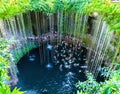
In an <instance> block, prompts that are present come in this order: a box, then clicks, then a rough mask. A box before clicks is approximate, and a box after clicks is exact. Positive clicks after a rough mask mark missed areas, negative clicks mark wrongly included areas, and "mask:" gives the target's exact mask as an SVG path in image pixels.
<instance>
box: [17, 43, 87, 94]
mask: <svg viewBox="0 0 120 94" xmlns="http://www.w3.org/2000/svg"><path fill="white" fill-rule="evenodd" d="M86 53H87V52H86V49H85V48H84V47H80V46H79V45H78V46H77V45H76V44H75V45H74V44H71V43H68V42H64V41H62V42H60V43H56V42H52V43H50V42H44V43H42V44H41V45H40V46H39V47H38V48H35V49H33V50H31V51H30V52H29V53H27V54H26V55H25V56H23V57H22V58H21V59H20V61H19V62H18V64H17V67H18V70H19V74H18V79H19V81H18V84H17V87H19V88H21V90H23V91H26V93H25V94H74V93H75V92H76V90H77V88H76V87H75V84H76V83H77V82H78V81H79V80H80V81H85V80H86V76H85V67H84V65H85V55H86Z"/></svg>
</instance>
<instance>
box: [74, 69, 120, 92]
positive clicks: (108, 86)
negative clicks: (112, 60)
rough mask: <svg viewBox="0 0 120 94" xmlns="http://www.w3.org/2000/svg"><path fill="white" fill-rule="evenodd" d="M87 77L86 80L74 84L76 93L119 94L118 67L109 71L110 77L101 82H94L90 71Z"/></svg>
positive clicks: (119, 71) (119, 75) (119, 78)
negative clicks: (77, 89) (76, 88)
mask: <svg viewBox="0 0 120 94" xmlns="http://www.w3.org/2000/svg"><path fill="white" fill-rule="evenodd" d="M87 77H88V80H87V81H85V82H78V83H77V84H76V87H78V88H79V91H77V94H120V69H119V70H114V71H111V76H110V79H109V80H106V81H105V82H101V83H98V82H96V81H95V79H94V78H93V75H92V74H90V73H88V74H87Z"/></svg>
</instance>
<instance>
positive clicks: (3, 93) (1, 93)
mask: <svg viewBox="0 0 120 94" xmlns="http://www.w3.org/2000/svg"><path fill="white" fill-rule="evenodd" d="M0 94H24V92H20V91H19V89H17V88H14V89H13V90H12V91H11V90H10V87H9V86H8V85H3V86H2V87H0Z"/></svg>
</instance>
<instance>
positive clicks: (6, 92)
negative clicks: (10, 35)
mask: <svg viewBox="0 0 120 94" xmlns="http://www.w3.org/2000/svg"><path fill="white" fill-rule="evenodd" d="M9 47H10V46H9V42H8V41H7V40H6V39H4V38H0V94H23V93H24V92H20V91H19V89H17V88H15V89H14V90H13V91H11V90H10V86H9V85H7V84H6V82H7V80H8V79H9V77H8V68H9V67H10V62H11V59H12V55H11V54H10V49H9Z"/></svg>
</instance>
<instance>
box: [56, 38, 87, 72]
mask: <svg viewBox="0 0 120 94" xmlns="http://www.w3.org/2000/svg"><path fill="white" fill-rule="evenodd" d="M54 51H55V56H54V61H55V65H59V70H60V71H63V68H65V69H71V68H72V67H75V68H78V67H79V66H80V62H81V61H82V60H81V56H82V55H83V54H84V53H83V49H82V47H81V45H80V41H77V44H76V45H73V43H69V42H67V41H65V40H62V42H61V44H60V43H58V44H57V45H56V46H55V47H54ZM83 60H84V61H85V60H86V58H85V57H84V59H83Z"/></svg>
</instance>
